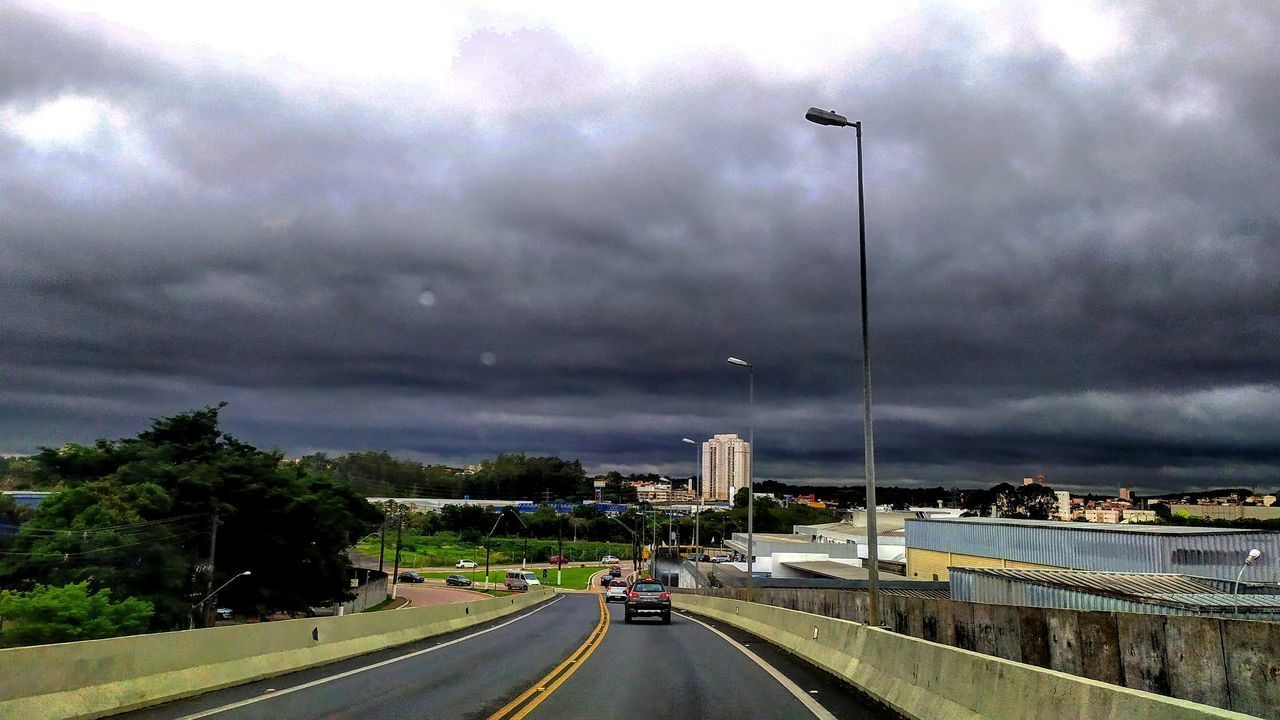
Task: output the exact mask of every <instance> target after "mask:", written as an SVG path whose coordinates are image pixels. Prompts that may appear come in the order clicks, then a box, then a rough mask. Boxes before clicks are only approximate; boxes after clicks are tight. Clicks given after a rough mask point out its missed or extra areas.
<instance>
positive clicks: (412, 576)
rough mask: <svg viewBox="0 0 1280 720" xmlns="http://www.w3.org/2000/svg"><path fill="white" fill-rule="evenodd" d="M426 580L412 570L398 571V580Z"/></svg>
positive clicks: (406, 581) (407, 581) (413, 581)
mask: <svg viewBox="0 0 1280 720" xmlns="http://www.w3.org/2000/svg"><path fill="white" fill-rule="evenodd" d="M426 581H427V579H426V578H424V577H422V576H421V575H419V574H418V573H416V572H413V571H412V570H406V571H405V572H402V573H400V582H405V583H420V582H426Z"/></svg>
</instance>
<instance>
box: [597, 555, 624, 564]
mask: <svg viewBox="0 0 1280 720" xmlns="http://www.w3.org/2000/svg"><path fill="white" fill-rule="evenodd" d="M620 562H622V561H621V560H619V559H618V558H616V557H614V556H612V555H605V556H604V557H602V558H600V564H601V565H617V564H618V563H620Z"/></svg>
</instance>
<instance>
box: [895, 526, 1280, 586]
mask: <svg viewBox="0 0 1280 720" xmlns="http://www.w3.org/2000/svg"><path fill="white" fill-rule="evenodd" d="M905 535H906V560H907V575H908V577H920V578H925V579H934V578H935V576H936V579H938V580H945V579H947V577H948V573H949V568H952V567H993V568H1006V569H1020V570H1092V571H1098V572H1129V573H1174V574H1185V575H1196V576H1200V577H1212V578H1219V579H1226V580H1234V579H1235V578H1236V573H1238V572H1240V570H1241V568H1242V567H1243V568H1244V574H1243V578H1244V579H1245V580H1247V581H1251V582H1271V583H1274V582H1280V532H1273V531H1266V530H1242V529H1234V528H1206V527H1183V526H1173V525H1110V524H1096V523H1078V522H1072V523H1064V522H1057V521H1053V520H1012V519H1006V518H955V519H936V518H918V519H908V520H907V521H906V531H905ZM1254 549H1257V550H1259V551H1260V552H1261V553H1262V554H1261V557H1260V558H1259V559H1258V560H1257V561H1256V562H1254V563H1252V564H1251V565H1248V566H1247V567H1246V566H1245V564H1244V561H1245V558H1246V557H1248V555H1249V551H1250V550H1254Z"/></svg>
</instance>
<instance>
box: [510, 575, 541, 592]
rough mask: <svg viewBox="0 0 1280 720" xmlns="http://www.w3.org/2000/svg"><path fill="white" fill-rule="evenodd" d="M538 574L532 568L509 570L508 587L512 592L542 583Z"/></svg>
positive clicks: (521, 590) (522, 590)
mask: <svg viewBox="0 0 1280 720" xmlns="http://www.w3.org/2000/svg"><path fill="white" fill-rule="evenodd" d="M541 584H542V583H540V582H538V576H537V575H534V574H533V572H532V571H531V570H508V571H507V589H508V590H510V591H512V592H524V591H525V590H528V589H529V587H530V586H532V585H541Z"/></svg>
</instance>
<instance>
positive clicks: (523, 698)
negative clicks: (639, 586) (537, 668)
mask: <svg viewBox="0 0 1280 720" xmlns="http://www.w3.org/2000/svg"><path fill="white" fill-rule="evenodd" d="M597 597H598V598H599V600H600V620H599V621H598V622H597V623H596V626H595V629H593V630H592V631H591V634H590V635H588V636H587V640H586V642H584V643H582V644H581V645H579V646H578V649H577V650H574V651H573V653H572V654H570V655H569V657H568V659H567V660H565V661H564V662H562V663H560V664H559V665H557V666H556V667H555V669H554V670H552V671H551V672H549V673H547V674H546V676H545V677H543V678H542V679H541V680H539V681H538V682H536V683H534V684H533V687H531V688H529V689H528V690H525V691H524V692H522V693H520V696H519V697H517V698H516V699H515V700H512V701H511V702H509V703H507V704H506V705H504V706H502V709H501V710H499V711H498V712H496V713H494V714H492V715H490V716H489V720H520V719H521V718H523V717H525V716H526V715H528V714H529V713H531V712H533V709H534V708H536V707H538V705H539V704H541V703H542V701H543V700H546V699H547V697H548V696H550V695H551V693H553V692H555V691H556V688H558V687H560V686H561V685H563V684H564V681H565V680H568V679H569V676H570V675H572V674H574V673H575V672H577V670H578V668H580V667H582V663H584V662H586V659H587V658H589V657H591V653H593V652H595V651H596V648H598V647H600V643H601V642H603V641H604V634H605V633H607V632H609V610H608V609H607V608H606V606H605V603H604V595H598V596H597Z"/></svg>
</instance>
